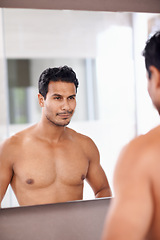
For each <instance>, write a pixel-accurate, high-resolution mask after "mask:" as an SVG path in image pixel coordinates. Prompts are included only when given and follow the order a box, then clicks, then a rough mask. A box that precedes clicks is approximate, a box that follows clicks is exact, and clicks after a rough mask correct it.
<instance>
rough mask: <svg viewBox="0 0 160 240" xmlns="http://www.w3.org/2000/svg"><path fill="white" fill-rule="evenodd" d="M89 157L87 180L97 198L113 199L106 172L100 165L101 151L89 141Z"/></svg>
mask: <svg viewBox="0 0 160 240" xmlns="http://www.w3.org/2000/svg"><path fill="white" fill-rule="evenodd" d="M86 146H87V149H86V151H87V155H88V158H89V169H88V173H87V177H86V180H87V182H88V183H89V185H90V186H91V187H92V189H93V191H94V194H95V196H96V198H100V197H111V196H112V193H111V189H110V186H109V183H108V180H107V177H106V174H105V172H104V170H103V169H102V167H101V165H100V156H99V151H98V148H97V146H96V145H95V143H94V142H93V141H92V140H91V139H90V138H88V139H87V144H86Z"/></svg>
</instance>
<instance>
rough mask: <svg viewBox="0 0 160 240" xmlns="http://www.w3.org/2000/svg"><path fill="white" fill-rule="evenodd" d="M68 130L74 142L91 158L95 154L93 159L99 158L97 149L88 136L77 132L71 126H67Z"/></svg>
mask: <svg viewBox="0 0 160 240" xmlns="http://www.w3.org/2000/svg"><path fill="white" fill-rule="evenodd" d="M68 131H69V134H70V135H71V136H72V138H73V140H74V141H75V143H78V144H79V146H81V147H82V148H83V150H84V151H85V153H86V154H87V155H89V157H90V158H91V159H94V158H93V156H95V159H99V150H98V148H97V146H96V144H95V142H94V141H93V140H92V139H91V138H90V137H89V136H86V135H84V134H82V133H78V132H76V131H75V130H73V129H71V128H68Z"/></svg>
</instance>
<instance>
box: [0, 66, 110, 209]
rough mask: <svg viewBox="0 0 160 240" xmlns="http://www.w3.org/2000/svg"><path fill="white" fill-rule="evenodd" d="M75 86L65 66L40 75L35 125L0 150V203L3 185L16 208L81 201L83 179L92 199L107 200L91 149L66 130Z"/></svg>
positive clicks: (81, 137) (96, 155) (107, 189)
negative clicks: (38, 112) (38, 116)
mask: <svg viewBox="0 0 160 240" xmlns="http://www.w3.org/2000/svg"><path fill="white" fill-rule="evenodd" d="M78 84H79V83H78V79H77V78H76V74H75V72H74V71H73V70H72V69H71V68H69V67H67V66H64V67H59V68H49V69H46V70H45V71H43V72H42V74H41V76H40V78H39V83H38V86H39V94H38V100H39V105H40V106H41V108H42V116H41V119H40V121H39V122H38V123H37V124H35V125H33V126H31V127H29V128H27V129H25V130H23V131H21V132H18V133H17V134H15V135H14V136H12V137H10V138H8V139H7V140H6V141H5V142H4V143H3V144H2V145H1V146H0V202H1V201H2V199H3V197H4V195H5V192H6V190H7V187H8V185H9V184H11V186H12V189H13V191H14V193H15V195H16V197H17V200H18V202H19V204H20V205H36V204H47V203H56V202H65V201H73V200H81V199H83V185H84V179H86V180H87V182H88V183H89V184H90V186H91V187H92V189H93V191H94V194H95V197H97V198H99V197H110V196H111V190H110V187H109V183H108V180H107V177H106V175H105V172H104V171H103V169H102V167H101V165H100V159H99V158H100V157H99V151H98V149H97V147H96V145H95V143H94V142H93V141H92V139H90V138H89V137H87V136H84V135H82V134H80V133H77V132H76V131H74V130H72V129H70V128H68V127H66V126H67V125H68V124H69V122H70V120H71V117H72V116H73V113H74V111H75V107H76V93H77V88H78Z"/></svg>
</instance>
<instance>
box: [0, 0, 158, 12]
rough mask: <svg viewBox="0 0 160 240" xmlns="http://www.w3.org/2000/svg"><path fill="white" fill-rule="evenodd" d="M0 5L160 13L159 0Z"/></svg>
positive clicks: (13, 0) (5, 4)
mask: <svg viewBox="0 0 160 240" xmlns="http://www.w3.org/2000/svg"><path fill="white" fill-rule="evenodd" d="M0 7H1V8H32V9H59V10H85V11H114V12H115V11H120V12H121V11H123V12H150V13H160V1H159V0H152V1H151V0H143V1H142V0H141V1H139V0H134V1H133V0H112V1H110V0H81V1H78V0H61V1H59V0H52V1H51V0H34V1H33V0H25V1H24V0H0Z"/></svg>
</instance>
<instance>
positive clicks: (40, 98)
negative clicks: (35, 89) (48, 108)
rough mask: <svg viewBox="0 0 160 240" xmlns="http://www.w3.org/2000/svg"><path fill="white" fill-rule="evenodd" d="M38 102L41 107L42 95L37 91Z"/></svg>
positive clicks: (42, 103) (42, 105)
mask: <svg viewBox="0 0 160 240" xmlns="http://www.w3.org/2000/svg"><path fill="white" fill-rule="evenodd" d="M38 102H39V105H40V106H41V107H44V97H43V96H42V95H41V94H40V93H38Z"/></svg>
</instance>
